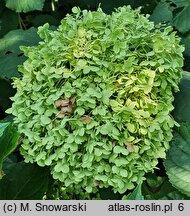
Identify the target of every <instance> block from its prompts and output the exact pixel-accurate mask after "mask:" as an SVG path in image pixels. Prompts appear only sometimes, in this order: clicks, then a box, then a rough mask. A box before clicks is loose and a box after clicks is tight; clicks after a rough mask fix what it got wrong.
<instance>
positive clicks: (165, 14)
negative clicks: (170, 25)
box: [150, 0, 173, 23]
mask: <svg viewBox="0 0 190 216" xmlns="http://www.w3.org/2000/svg"><path fill="white" fill-rule="evenodd" d="M172 19H173V13H172V7H171V6H170V4H168V3H167V2H166V1H164V0H162V1H160V2H159V3H158V5H157V6H156V7H155V9H154V11H153V13H152V14H151V16H150V20H151V21H154V22H155V23H161V22H166V21H169V22H171V21H172Z"/></svg>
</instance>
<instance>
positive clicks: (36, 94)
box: [8, 6, 184, 193]
mask: <svg viewBox="0 0 190 216" xmlns="http://www.w3.org/2000/svg"><path fill="white" fill-rule="evenodd" d="M38 34H39V36H40V37H41V38H42V39H43V40H42V41H41V42H40V43H39V45H37V46H33V47H22V48H21V49H22V50H23V51H24V54H25V56H27V57H28V58H27V60H26V61H25V62H24V63H23V65H21V66H19V71H20V73H21V75H22V76H21V78H16V79H15V80H14V87H15V88H16V89H17V93H16V95H15V96H14V97H12V100H13V105H12V108H10V109H9V110H8V112H9V113H12V114H13V115H14V122H15V124H17V125H18V130H19V132H20V133H22V136H23V141H22V145H21V149H20V151H21V154H22V155H23V156H24V158H25V162H30V163H33V162H37V164H38V165H39V166H50V169H51V174H52V176H53V178H54V179H58V180H59V181H61V182H63V187H64V188H66V189H67V188H68V190H69V189H71V188H72V190H73V189H74V188H76V191H80V188H81V189H82V190H84V191H86V192H87V193H91V192H96V191H97V189H98V188H102V187H109V186H111V187H113V190H114V192H119V193H124V192H125V191H126V190H127V189H133V188H134V186H135V184H138V183H139V182H141V181H142V180H143V178H144V177H143V176H144V174H145V173H147V172H150V171H153V169H154V168H155V167H156V165H157V163H158V158H165V153H166V150H168V148H169V141H170V140H171V139H172V127H173V126H174V124H175V121H174V120H173V118H172V117H171V115H170V113H171V111H172V110H173V105H172V102H173V100H174V97H173V91H178V83H179V81H180V78H181V72H182V66H183V57H182V52H183V50H184V49H183V47H182V46H181V45H179V42H180V40H179V38H178V37H177V36H176V35H175V33H174V32H172V29H171V27H166V28H165V27H164V26H162V25H160V26H154V24H153V23H152V22H150V21H149V20H148V16H144V15H142V14H140V9H136V10H132V9H131V8H130V7H129V6H127V7H126V6H124V7H120V8H118V9H117V10H116V11H115V12H113V13H112V14H111V15H107V14H105V13H104V12H103V11H102V10H101V9H100V8H99V9H98V10H97V11H94V12H91V11H87V10H83V11H81V10H80V9H79V8H76V7H75V8H73V14H72V15H67V16H66V18H64V19H63V20H62V22H61V24H60V26H59V27H58V28H57V30H55V31H53V30H50V29H49V25H48V24H45V25H44V26H42V27H39V29H38Z"/></svg>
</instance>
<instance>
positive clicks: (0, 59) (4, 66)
mask: <svg viewBox="0 0 190 216" xmlns="http://www.w3.org/2000/svg"><path fill="white" fill-rule="evenodd" d="M25 60H26V57H25V56H20V57H18V56H17V55H16V54H14V53H10V54H7V55H2V56H0V77H1V78H8V79H10V78H12V77H18V76H19V73H18V69H17V67H18V65H21V64H22V63H23V62H24V61H25ZM10 62H11V63H10Z"/></svg>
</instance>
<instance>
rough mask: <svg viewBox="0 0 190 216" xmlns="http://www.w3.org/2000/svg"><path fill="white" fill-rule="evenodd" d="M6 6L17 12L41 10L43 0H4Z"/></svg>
mask: <svg viewBox="0 0 190 216" xmlns="http://www.w3.org/2000/svg"><path fill="white" fill-rule="evenodd" d="M5 1H6V7H8V8H9V9H11V10H14V11H16V12H17V13H21V12H24V13H26V12H29V11H33V10H42V8H43V6H44V2H45V0H37V1H36V0H22V1H20V0H5Z"/></svg>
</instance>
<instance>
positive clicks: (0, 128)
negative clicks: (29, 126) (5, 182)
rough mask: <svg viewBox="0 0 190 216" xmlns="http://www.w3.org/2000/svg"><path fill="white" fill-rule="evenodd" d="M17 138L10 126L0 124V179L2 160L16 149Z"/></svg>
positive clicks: (8, 124)
mask: <svg viewBox="0 0 190 216" xmlns="http://www.w3.org/2000/svg"><path fill="white" fill-rule="evenodd" d="M19 136H20V135H19V133H18V132H17V131H16V129H15V128H14V127H13V126H12V124H10V123H7V122H5V123H0V179H1V178H2V177H3V176H2V164H3V160H4V159H5V158H6V157H7V156H8V155H9V154H10V153H11V152H12V151H13V150H14V149H15V148H16V146H17V145H18V139H19Z"/></svg>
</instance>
